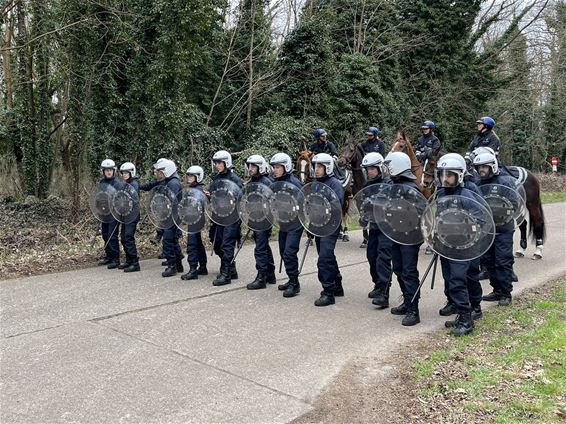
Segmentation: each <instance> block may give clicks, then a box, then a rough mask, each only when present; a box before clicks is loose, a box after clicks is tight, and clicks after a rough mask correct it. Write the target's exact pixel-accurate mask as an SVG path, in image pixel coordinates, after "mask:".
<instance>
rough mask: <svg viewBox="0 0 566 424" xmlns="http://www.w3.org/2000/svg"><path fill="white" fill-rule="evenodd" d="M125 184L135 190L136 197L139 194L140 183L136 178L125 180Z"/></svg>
mask: <svg viewBox="0 0 566 424" xmlns="http://www.w3.org/2000/svg"><path fill="white" fill-rule="evenodd" d="M126 182H127V183H128V184H129V185H131V186H132V187H133V188H134V189H135V190H136V193H138V195H139V194H140V183H139V181H138V179H137V178H136V177H134V178H132V177H130V178H128V179H127V180H126Z"/></svg>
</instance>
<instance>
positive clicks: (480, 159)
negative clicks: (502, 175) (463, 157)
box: [474, 152, 499, 175]
mask: <svg viewBox="0 0 566 424" xmlns="http://www.w3.org/2000/svg"><path fill="white" fill-rule="evenodd" d="M481 165H487V166H490V167H491V171H492V172H493V175H498V174H499V165H498V164H497V158H496V157H495V155H494V154H493V153H489V152H485V153H480V154H479V155H477V156H476V157H475V158H474V167H475V168H476V170H478V167H479V166H481Z"/></svg>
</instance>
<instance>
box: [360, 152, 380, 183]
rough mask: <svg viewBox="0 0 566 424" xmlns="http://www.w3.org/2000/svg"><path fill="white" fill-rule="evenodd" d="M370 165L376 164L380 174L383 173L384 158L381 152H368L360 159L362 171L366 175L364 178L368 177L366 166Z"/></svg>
mask: <svg viewBox="0 0 566 424" xmlns="http://www.w3.org/2000/svg"><path fill="white" fill-rule="evenodd" d="M370 166H376V167H377V168H379V172H380V173H381V175H384V174H385V166H384V159H383V156H381V154H379V153H377V152H370V153H368V154H367V155H365V156H364V158H363V159H362V171H363V173H364V175H365V177H366V180H367V179H368V178H369V177H368V172H367V168H368V167H370Z"/></svg>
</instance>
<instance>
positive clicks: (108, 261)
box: [98, 258, 114, 266]
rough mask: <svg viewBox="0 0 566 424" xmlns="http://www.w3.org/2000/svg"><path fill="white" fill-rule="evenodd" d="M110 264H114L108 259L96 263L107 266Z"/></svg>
mask: <svg viewBox="0 0 566 424" xmlns="http://www.w3.org/2000/svg"><path fill="white" fill-rule="evenodd" d="M110 262H114V261H113V260H112V259H110V258H102V259H101V260H99V261H98V265H101V266H102V265H108V264H109V263H110Z"/></svg>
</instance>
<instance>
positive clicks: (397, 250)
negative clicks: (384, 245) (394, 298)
mask: <svg viewBox="0 0 566 424" xmlns="http://www.w3.org/2000/svg"><path fill="white" fill-rule="evenodd" d="M421 244H422V243H421ZM419 248H420V244H417V245H414V246H406V245H403V244H399V243H395V242H393V245H392V248H391V257H392V262H393V272H394V273H395V275H396V276H397V281H399V286H400V287H401V291H402V292H403V298H404V299H405V301H406V302H407V303H409V302H410V301H411V299H412V298H413V296H414V294H415V293H416V292H417V289H418V288H419V270H418V269H417V264H418V262H419ZM419 298H420V293H419V294H418V295H417V297H416V298H415V302H418V299H419Z"/></svg>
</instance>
